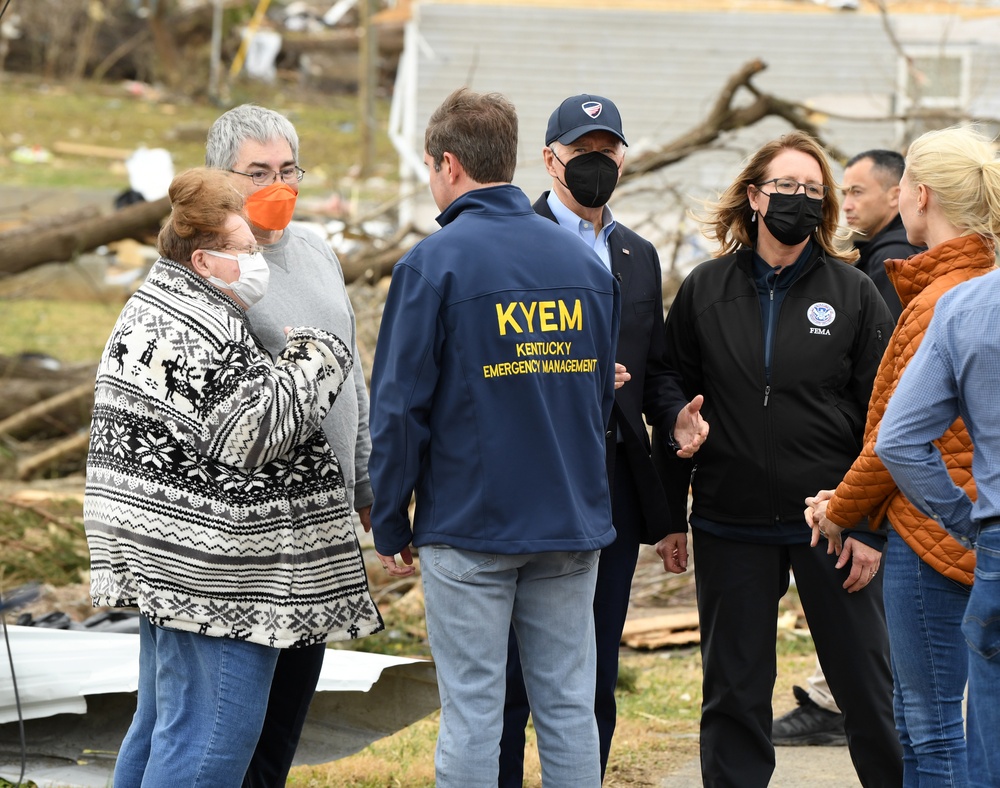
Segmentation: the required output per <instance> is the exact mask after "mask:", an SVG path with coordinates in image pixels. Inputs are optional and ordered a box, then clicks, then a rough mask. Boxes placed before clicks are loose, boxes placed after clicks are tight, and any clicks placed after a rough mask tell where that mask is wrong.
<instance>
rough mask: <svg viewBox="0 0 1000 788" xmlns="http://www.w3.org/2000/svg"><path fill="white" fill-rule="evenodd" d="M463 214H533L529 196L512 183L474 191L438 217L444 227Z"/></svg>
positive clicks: (466, 194)
mask: <svg viewBox="0 0 1000 788" xmlns="http://www.w3.org/2000/svg"><path fill="white" fill-rule="evenodd" d="M463 213H478V214H491V213H495V214H508V215H509V214H518V213H532V210H531V203H530V202H529V201H528V197H527V195H526V194H525V193H524V192H523V191H521V190H520V189H519V188H518V187H517V186H514V185H513V184H510V183H505V184H502V185H501V186H486V187H484V188H482V189H473V190H472V191H468V192H466V193H465V194H463V195H461V196H460V197H458V198H456V199H455V200H453V201H452V203H451V205H449V206H448V207H447V208H445V209H444V210H443V211H441V213H440V214H439V215H438V217H437V223H438V224H439V225H441V226H442V227H445V226H446V225H449V224H451V223H452V222H453V221H455V219H457V218H458V217H459V216H460V215H462V214H463Z"/></svg>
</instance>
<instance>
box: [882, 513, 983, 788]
mask: <svg viewBox="0 0 1000 788" xmlns="http://www.w3.org/2000/svg"><path fill="white" fill-rule="evenodd" d="M883 567H884V568H883V574H884V580H883V594H884V596H885V619H886V624H887V625H888V627H889V646H890V649H891V659H892V677H893V685H894V688H893V710H894V712H895V717H896V730H897V731H899V741H900V743H901V744H902V745H903V786H904V788H950V787H952V786H955V787H956V788H957V787H959V786H966V785H968V784H969V770H968V764H967V760H966V752H965V727H964V719H963V714H962V698H963V696H964V695H965V682H966V678H967V676H968V664H969V651H968V648H967V647H966V645H965V641H964V639H963V638H962V634H961V627H962V616H963V615H964V614H965V607H966V605H967V604H968V601H969V586H966V585H963V584H962V583H959V582H956V581H954V580H949V579H948V578H947V577H945V576H944V575H942V574H941V573H940V572H938V571H936V570H935V569H933V568H932V567H931V566H929V565H928V564H927V563H926V562H925V561H923V560H921V559H920V557H919V556H917V554H916V553H915V552H913V550H912V548H911V547H910V546H909V545H908V544H907V543H906V541H905V540H904V539H903V537H901V536H900V535H899V534H898V533H896V531H895V530H890V532H889V542H888V545H887V546H886V550H885V557H884V558H883Z"/></svg>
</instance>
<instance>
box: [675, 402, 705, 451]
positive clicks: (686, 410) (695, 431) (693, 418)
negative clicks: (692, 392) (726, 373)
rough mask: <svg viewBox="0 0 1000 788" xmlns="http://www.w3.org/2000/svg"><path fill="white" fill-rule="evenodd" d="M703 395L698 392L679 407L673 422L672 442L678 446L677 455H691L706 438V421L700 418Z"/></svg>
mask: <svg viewBox="0 0 1000 788" xmlns="http://www.w3.org/2000/svg"><path fill="white" fill-rule="evenodd" d="M704 403H705V397H704V396H702V395H701V394H699V395H698V396H696V397H695V398H694V399H693V400H691V401H690V402H689V403H688V404H687V405H685V406H684V407H683V408H681V412H680V413H678V414H677V420H676V421H675V422H674V442H675V443H676V444H677V445H678V446H679V447H680V448H679V449H677V456H678V457H683V458H688V457H693V456H694V454H695V452H696V451H698V449H700V448H701V445H702V444H703V443H704V442H705V440H706V439H707V438H708V422H707V421H705V419H703V418H702V415H701V406H702V405H703V404H704Z"/></svg>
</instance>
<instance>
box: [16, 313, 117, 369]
mask: <svg viewBox="0 0 1000 788" xmlns="http://www.w3.org/2000/svg"><path fill="white" fill-rule="evenodd" d="M121 309H122V305H121V304H120V303H98V302H92V301H42V300H35V299H31V300H23V301H22V300H18V299H4V300H2V301H0V356H16V355H18V354H19V353H44V354H46V355H49V356H52V357H53V358H57V359H59V360H60V361H63V362H66V363H82V362H90V361H93V362H96V361H98V360H99V359H100V358H101V352H102V351H103V350H104V344H105V343H106V342H107V341H108V337H109V336H110V335H111V329H112V328H113V327H114V324H115V320H117V319H118V314H119V313H120V312H121Z"/></svg>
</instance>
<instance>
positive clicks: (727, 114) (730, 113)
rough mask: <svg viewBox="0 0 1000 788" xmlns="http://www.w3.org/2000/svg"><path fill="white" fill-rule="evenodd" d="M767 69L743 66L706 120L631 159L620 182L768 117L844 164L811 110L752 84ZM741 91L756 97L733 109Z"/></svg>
mask: <svg viewBox="0 0 1000 788" xmlns="http://www.w3.org/2000/svg"><path fill="white" fill-rule="evenodd" d="M766 68H767V64H766V63H764V61H762V60H760V59H756V60H751V61H749V62H747V63H745V64H744V65H743V67H742V68H741V69H740V70H739V71H737V72H736V73H735V74H733V75H732V76H731V77H730V78H729V80H728V81H727V82H726V84H725V85H724V86H723V88H722V90H721V91H720V93H719V96H718V98H717V99H716V101H715V104H714V105H713V107H712V109H711V110H710V111H709V113H708V115H707V116H706V118H705V120H703V121H702V122H701V123H700V124H698V125H697V126H695V127H694V128H693V129H691V130H690V131H688V132H686V133H684V134H682V135H681V136H680V137H678V138H677V139H675V140H673V141H671V142H668V143H667V144H666V145H663V146H662V147H660V148H659V149H658V150H655V151H651V152H649V153H644V154H640V155H638V156H636V157H635V158H633V159H631V161H629V162H628V163H627V164H626V166H625V171H624V172H623V173H622V177H621V181H620V183H621V184H624V183H627V182H628V181H631V180H634V179H636V178H639V177H641V176H643V175H647V174H649V173H651V172H654V171H656V170H659V169H662V168H663V167H667V166H669V165H671V164H674V163H676V162H678V161H680V160H681V159H684V158H686V157H688V156H690V155H691V154H692V153H695V152H696V151H699V150H704V149H705V148H707V147H709V146H710V145H711V144H712V143H713V142H715V141H716V140H718V139H719V137H721V136H722V135H723V134H724V133H725V132H727V131H733V130H735V129H741V128H745V127H747V126H752V125H754V124H755V123H759V122H760V121H761V120H763V119H764V118H766V117H770V116H777V117H780V118H783V119H784V120H786V121H787V122H788V123H789V125H791V126H792V127H793V128H796V129H800V130H802V131H805V132H806V133H808V134H811V135H812V136H813V137H815V138H816V140H817V141H818V142H819V143H820V145H822V146H823V147H824V148H825V149H826V150H827V152H828V153H829V154H830V155H831V156H832V157H833V158H835V159H837V160H839V161H846V159H847V157H846V156H845V155H844V154H843V152H842V151H840V150H839V149H838V148H837V147H836V146H834V145H832V144H830V143H828V142H826V141H825V140H824V139H823V135H822V133H821V132H820V129H819V127H818V126H817V125H816V124H815V123H813V122H812V121H811V120H809V117H810V115H812V114H813V113H814V112H815V110H814V109H812V108H810V107H806V106H805V105H803V104H799V103H797V102H794V101H787V100H785V99H781V98H778V97H777V96H773V95H771V94H770V93H764V92H762V91H761V90H759V89H758V88H757V87H756V86H754V85H753V83H752V82H751V80H752V78H753V77H754V76H755V75H757V74H759V73H760V72H761V71H763V70H764V69H766ZM741 88H742V89H744V90H746V91H748V92H750V93H751V94H752V95H753V96H754V97H755V98H754V101H753V102H751V103H750V104H748V105H746V106H742V107H734V106H733V102H734V101H735V100H736V98H737V96H738V95H739V93H740V89H741Z"/></svg>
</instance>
